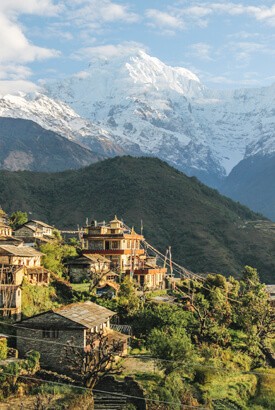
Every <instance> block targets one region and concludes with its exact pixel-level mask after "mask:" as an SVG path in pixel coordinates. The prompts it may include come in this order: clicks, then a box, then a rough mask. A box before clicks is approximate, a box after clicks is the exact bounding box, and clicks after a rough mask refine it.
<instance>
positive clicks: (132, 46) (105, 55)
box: [72, 42, 145, 60]
mask: <svg viewBox="0 0 275 410" xmlns="http://www.w3.org/2000/svg"><path fill="white" fill-rule="evenodd" d="M139 50H145V47H144V45H143V44H140V43H135V42H125V43H122V44H118V45H113V44H107V45H102V46H95V47H84V48H81V49H80V50H78V52H77V53H75V54H74V55H73V56H72V57H74V58H75V59H81V60H91V59H92V58H99V59H104V60H105V59H107V60H108V59H111V58H114V57H120V56H121V57H122V56H125V55H129V54H133V53H136V52H138V51H139Z"/></svg>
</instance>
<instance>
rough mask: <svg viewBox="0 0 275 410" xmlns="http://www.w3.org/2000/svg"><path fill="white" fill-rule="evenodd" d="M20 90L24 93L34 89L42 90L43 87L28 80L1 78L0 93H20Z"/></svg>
mask: <svg viewBox="0 0 275 410" xmlns="http://www.w3.org/2000/svg"><path fill="white" fill-rule="evenodd" d="M19 91H20V92H23V93H29V92H34V91H41V88H40V87H39V86H38V85H36V84H34V83H32V82H31V81H26V80H12V81H1V80H0V95H6V94H18V92H19Z"/></svg>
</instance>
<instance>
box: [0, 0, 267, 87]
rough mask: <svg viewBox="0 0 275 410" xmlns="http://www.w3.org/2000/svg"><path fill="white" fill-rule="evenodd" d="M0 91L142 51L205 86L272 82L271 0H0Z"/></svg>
mask: <svg viewBox="0 0 275 410" xmlns="http://www.w3.org/2000/svg"><path fill="white" fill-rule="evenodd" d="M0 39H1V53H0V93H1V94H5V93H6V92H16V91H20V90H22V91H31V90H35V89H36V88H37V87H38V86H41V85H43V83H44V82H45V81H47V80H48V79H54V78H62V77H66V76H68V75H71V74H74V73H77V72H81V71H82V70H85V69H86V68H87V66H88V64H89V61H90V60H91V59H92V58H93V57H94V56H98V55H102V56H106V57H112V56H114V55H116V54H123V53H125V54H127V53H129V52H130V51H131V50H133V49H135V48H143V49H145V50H146V51H147V52H148V53H149V54H150V55H152V56H155V57H158V58H159V59H161V60H162V61H164V62H165V63H167V64H169V65H174V66H183V67H185V68H188V69H190V70H191V71H193V72H195V73H196V74H197V75H198V77H199V78H200V79H201V81H202V82H203V83H204V84H206V85H207V86H209V87H210V88H240V87H258V86H262V85H263V86H265V85H269V84H271V83H273V82H275V2H274V1H268V0H267V1H262V2H261V1H254V0H245V1H243V2H239V1H230V2H225V1H219V0H216V1H215V0H214V1H192V0H189V1H187V0H178V1H176V0H175V1H173V0H172V1H164V0H157V1H156V0H155V1H153V0H147V1H145V0H136V1H133V0H129V1H121V0H24V1H23V0H0Z"/></svg>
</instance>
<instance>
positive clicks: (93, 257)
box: [67, 253, 111, 265]
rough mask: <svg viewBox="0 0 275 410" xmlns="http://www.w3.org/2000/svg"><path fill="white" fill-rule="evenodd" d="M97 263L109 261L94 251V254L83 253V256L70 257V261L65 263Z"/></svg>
mask: <svg viewBox="0 0 275 410" xmlns="http://www.w3.org/2000/svg"><path fill="white" fill-rule="evenodd" d="M97 263H111V262H110V259H107V258H105V257H104V256H102V255H99V254H97V253H95V254H85V255H83V256H80V257H79V258H76V259H72V260H71V261H69V262H68V263H67V265H84V264H89V265H94V264H97Z"/></svg>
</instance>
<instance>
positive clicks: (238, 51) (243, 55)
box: [227, 41, 275, 64]
mask: <svg viewBox="0 0 275 410" xmlns="http://www.w3.org/2000/svg"><path fill="white" fill-rule="evenodd" d="M227 48H228V49H229V50H230V51H231V52H232V53H233V55H234V54H235V56H236V59H237V60H238V61H239V62H241V63H242V64H248V63H249V61H250V59H251V57H252V56H253V55H254V54H257V55H260V54H266V55H269V56H270V55H275V50H274V48H272V47H270V46H268V45H266V44H262V43H256V42H252V41H251V42H250V41H239V42H237V41H234V42H230V43H229V44H228V45H227Z"/></svg>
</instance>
